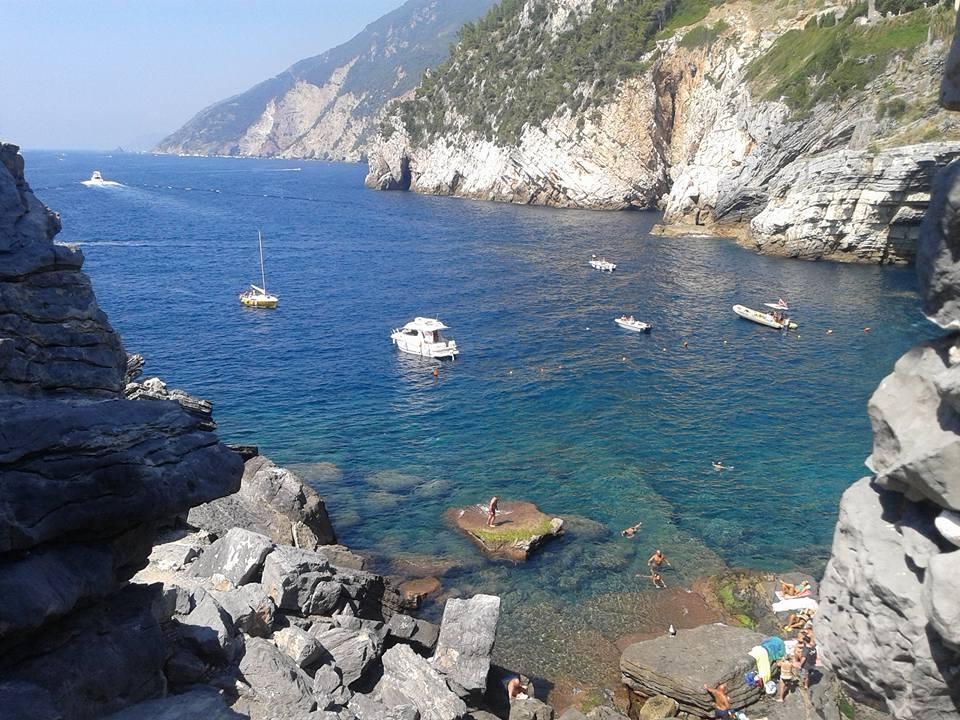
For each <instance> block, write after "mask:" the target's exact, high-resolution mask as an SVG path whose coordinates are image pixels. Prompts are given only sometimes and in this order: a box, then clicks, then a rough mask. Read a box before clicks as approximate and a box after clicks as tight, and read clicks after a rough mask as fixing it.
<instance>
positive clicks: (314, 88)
mask: <svg viewBox="0 0 960 720" xmlns="http://www.w3.org/2000/svg"><path fill="white" fill-rule="evenodd" d="M492 2H493V0H442V1H441V0H409V2H407V3H405V4H404V5H403V6H402V7H400V8H398V9H397V10H394V11H393V12H391V13H388V14H387V15H384V16H383V17H382V18H380V19H379V20H377V21H376V22H373V23H371V24H370V25H368V26H367V27H366V28H365V29H364V30H363V31H362V32H361V33H359V34H358V35H356V36H355V37H354V38H352V39H351V40H349V41H348V42H346V43H344V44H343V45H339V46H337V47H335V48H333V49H332V50H328V51H327V52H325V53H323V54H321V55H317V56H316V57H312V58H307V59H306V60H301V61H300V62H298V63H296V64H295V65H292V66H291V67H289V68H288V69H287V70H285V71H284V72H282V73H280V74H279V75H277V76H276V77H274V78H271V79H269V80H266V81H264V82H262V83H260V84H259V85H256V86H254V87H253V88H251V89H250V90H248V91H246V92H244V93H241V94H240V95H236V96H234V97H231V98H228V99H226V100H223V101H222V102H218V103H215V104H214V105H211V106H210V107H208V108H206V109H204V110H202V111H200V112H199V113H198V114H197V115H196V116H195V117H194V118H193V119H191V120H190V121H189V122H188V123H187V124H186V125H184V126H183V127H182V128H180V129H179V130H177V131H176V132H174V133H173V134H172V135H170V136H169V137H167V138H165V139H164V140H162V141H161V142H160V144H159V145H158V146H157V151H158V152H164V153H178V154H185V155H236V156H245V157H284V158H317V159H326V160H350V161H356V160H359V159H360V158H361V156H362V155H363V153H364V147H365V144H366V141H367V139H368V137H369V135H370V134H371V132H373V131H374V130H375V129H376V127H377V123H378V122H379V121H380V118H381V117H382V114H383V108H384V106H385V105H386V104H387V103H388V102H389V101H391V100H393V99H395V98H398V97H401V96H402V95H404V94H405V93H408V92H409V91H410V90H412V89H413V88H414V87H415V86H416V84H417V82H418V80H419V78H420V74H421V73H422V72H423V71H424V69H426V68H429V67H432V66H434V65H437V64H439V63H440V62H441V61H442V60H443V58H444V57H445V56H446V53H447V47H448V46H449V44H450V43H451V42H453V41H454V40H455V39H456V32H457V29H458V28H459V27H460V26H461V25H462V24H463V23H464V22H466V21H468V20H472V19H474V18H476V17H478V16H479V15H481V14H482V13H483V12H485V11H486V10H487V9H488V8H489V7H490V5H491V4H492Z"/></svg>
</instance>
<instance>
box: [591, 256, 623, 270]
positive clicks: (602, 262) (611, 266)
mask: <svg viewBox="0 0 960 720" xmlns="http://www.w3.org/2000/svg"><path fill="white" fill-rule="evenodd" d="M590 267H592V268H593V269H594V270H599V271H600V272H613V271H614V270H616V269H617V265H616V263H612V262H610V261H609V260H607V259H606V258H598V257H597V256H596V255H592V256H590Z"/></svg>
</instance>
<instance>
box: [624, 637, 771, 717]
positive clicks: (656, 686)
mask: <svg viewBox="0 0 960 720" xmlns="http://www.w3.org/2000/svg"><path fill="white" fill-rule="evenodd" d="M763 639H764V636H763V635H761V634H759V633H756V632H754V631H752V630H747V629H745V628H734V627H729V626H727V625H721V624H713V625H701V626H700V627H697V628H694V629H692V630H679V631H678V632H677V634H676V635H675V636H670V635H665V636H662V637H659V638H655V639H653V640H645V641H643V642H638V643H634V644H633V645H630V646H629V647H628V648H627V649H626V650H624V651H623V655H621V657H620V672H621V676H622V679H623V682H624V683H625V684H626V685H627V687H628V688H630V689H631V690H633V691H635V692H637V693H638V694H639V695H641V696H643V697H653V696H654V695H666V696H667V697H669V698H673V699H674V700H676V701H677V702H678V703H679V704H680V709H681V710H683V711H684V712H688V713H692V714H694V715H700V716H702V717H707V716H709V715H711V714H712V711H713V701H712V699H711V697H710V695H709V693H707V691H706V690H704V689H703V686H704V684H707V685H709V686H710V687H717V685H719V684H720V683H724V682H725V683H727V685H728V694H729V696H730V699H731V701H732V702H733V705H734V707H735V708H742V707H746V706H748V705H751V704H752V703H755V702H757V701H758V700H759V699H760V697H761V692H760V691H759V690H756V689H753V688H750V687H748V686H747V685H746V683H745V682H744V679H743V676H744V674H745V673H746V672H748V671H749V670H751V669H754V668H755V667H756V663H755V662H754V660H753V658H751V657H750V656H749V655H747V653H748V652H749V651H750V649H751V648H753V647H754V646H755V645H759V644H760V642H761V641H762V640H763Z"/></svg>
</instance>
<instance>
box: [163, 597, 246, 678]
mask: <svg viewBox="0 0 960 720" xmlns="http://www.w3.org/2000/svg"><path fill="white" fill-rule="evenodd" d="M176 623H177V635H178V636H179V638H180V639H181V640H182V641H183V642H184V643H185V644H186V645H187V646H188V647H189V648H190V649H191V650H193V651H194V652H195V653H197V654H198V655H199V656H200V657H202V658H204V659H206V660H209V661H210V662H213V663H224V662H227V661H229V660H230V659H231V658H232V656H233V651H234V645H233V639H234V638H235V637H236V634H237V630H236V628H235V627H234V626H233V622H232V621H231V619H230V616H229V615H228V614H227V613H226V612H224V610H223V608H221V607H220V605H219V604H218V603H217V601H216V600H214V599H213V597H212V596H211V595H210V594H209V593H207V592H206V591H204V590H202V589H200V588H197V589H196V590H195V591H194V593H193V608H192V609H191V610H190V612H189V613H187V614H186V615H181V616H178V617H177V618H176Z"/></svg>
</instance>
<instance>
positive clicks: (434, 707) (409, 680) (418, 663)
mask: <svg viewBox="0 0 960 720" xmlns="http://www.w3.org/2000/svg"><path fill="white" fill-rule="evenodd" d="M376 694H377V695H378V696H379V697H380V698H381V700H382V702H383V703H384V704H385V705H387V706H388V707H397V706H400V705H412V706H414V707H415V708H417V710H418V711H419V713H420V718H421V720H457V719H458V718H462V717H463V716H464V715H465V714H466V712H467V706H466V705H465V704H464V702H463V700H461V699H460V698H459V697H457V696H456V695H455V694H454V693H453V692H451V691H450V688H448V687H447V684H446V682H444V680H443V676H442V675H440V673H438V672H437V671H436V670H435V669H434V668H433V667H432V666H431V665H430V663H429V662H428V661H427V660H426V659H424V658H422V657H421V656H419V655H417V654H416V653H415V652H414V651H413V650H412V649H411V648H410V647H408V646H406V645H397V646H396V647H393V648H390V649H389V650H387V651H386V652H385V653H384V654H383V677H382V678H381V679H380V682H379V683H378V685H377V688H376Z"/></svg>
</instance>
